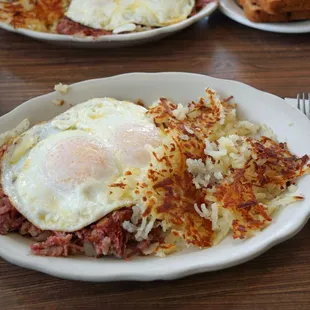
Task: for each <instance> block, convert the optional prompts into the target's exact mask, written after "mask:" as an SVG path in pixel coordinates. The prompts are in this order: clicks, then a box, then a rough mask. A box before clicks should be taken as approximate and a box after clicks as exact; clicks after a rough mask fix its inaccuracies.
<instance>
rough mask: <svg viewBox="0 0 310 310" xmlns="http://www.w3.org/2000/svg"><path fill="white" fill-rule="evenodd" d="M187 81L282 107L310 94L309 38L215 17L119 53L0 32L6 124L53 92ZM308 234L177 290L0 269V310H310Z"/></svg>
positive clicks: (0, 93)
mask: <svg viewBox="0 0 310 310" xmlns="http://www.w3.org/2000/svg"><path fill="white" fill-rule="evenodd" d="M135 71H144V72H156V71H187V72H196V73H203V74H208V75H211V76H214V77H220V78H227V79H235V80H238V81H242V82H245V83H248V84H250V85H252V86H254V87H256V88H259V89H262V90H265V91H267V92H271V93H274V94H276V95H278V96H281V97H295V96H296V94H297V93H298V92H302V91H306V92H310V35H309V34H304V35H283V34H275V33H268V32H262V31H258V30H254V29H250V28H246V27H244V26H242V25H239V24H237V23H235V22H233V21H231V20H229V19H228V18H226V17H224V16H222V15H221V14H220V13H216V14H215V15H214V16H212V17H211V18H210V20H209V21H202V22H200V23H198V24H196V25H194V26H192V27H190V28H189V29H187V30H185V31H183V32H181V33H179V34H177V35H174V36H172V37H170V38H168V39H165V40H163V41H160V42H157V43H152V44H148V45H144V46H138V47H131V48H119V49H114V50H86V49H84V50H83V49H80V50H77V49H69V48H62V47H57V46H53V45H46V44H43V43H40V42H36V41H33V40H31V39H28V38H25V37H22V36H19V35H15V34H12V33H7V32H5V31H2V30H0V115H2V114H4V113H7V112H9V111H10V110H11V109H13V108H14V107H16V106H18V105H19V104H21V103H23V102H24V101H25V100H27V99H30V98H32V97H35V96H38V95H41V94H44V93H47V92H50V91H52V89H53V86H54V84H55V83H57V82H59V81H61V82H63V83H68V84H70V83H74V82H77V81H81V80H86V79H92V78H100V77H106V76H111V75H116V74H120V73H126V72H135ZM309 258H310V225H306V226H305V227H304V228H303V230H302V231H301V232H300V233H299V234H298V235H297V236H295V237H294V238H292V239H290V240H289V241H286V242H284V243H282V244H280V245H278V246H276V247H274V248H273V249H271V250H269V251H268V252H267V253H265V254H263V255H262V256H260V257H259V258H256V259H254V260H252V261H251V262H248V263H246V264H243V265H240V266H238V267H234V268H230V269H227V270H223V271H219V272H212V273H205V274H200V275H195V276H190V277H187V278H185V279H181V280H176V281H171V282H162V281H158V282H151V283H136V282H118V283H106V284H93V283H81V282H74V281H67V280H61V279H57V278H54V277H51V276H47V275H44V274H41V273H38V272H35V271H30V270H26V269H22V268H19V267H16V266H13V265H11V264H8V263H7V262H5V261H3V260H2V259H0V309H1V310H2V309H81V308H83V309H96V308H101V309H121V308H130V309H137V308H141V309H151V308H165V309H196V308H200V309H207V308H208V309H225V308H227V309H274V308H281V309H292V308H295V309H310V260H309Z"/></svg>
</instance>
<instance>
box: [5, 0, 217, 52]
mask: <svg viewBox="0 0 310 310" xmlns="http://www.w3.org/2000/svg"><path fill="white" fill-rule="evenodd" d="M217 7H218V4H217V1H214V2H211V3H209V4H207V5H206V6H205V7H204V8H203V9H201V10H200V11H199V12H198V13H197V14H195V15H193V16H191V17H189V18H187V19H186V20H184V21H182V22H180V23H177V24H174V25H171V26H166V27H162V28H156V29H152V30H147V31H142V32H135V33H129V34H116V35H115V34H114V35H104V36H100V37H96V38H94V37H85V38H81V37H77V36H73V35H63V34H54V33H46V32H38V31H33V30H29V29H23V28H17V29H16V28H13V27H12V26H11V25H9V24H6V23H3V22H0V28H2V29H5V30H7V31H11V32H16V33H19V34H22V35H25V36H27V37H30V38H33V39H37V40H40V41H45V42H49V43H53V44H58V45H66V46H70V47H81V48H114V47H121V46H132V45H136V44H142V43H147V42H151V41H156V40H159V39H162V38H164V37H167V36H169V35H171V34H173V33H176V32H178V31H181V30H183V29H185V28H187V27H189V26H191V25H192V24H194V23H195V22H198V21H199V20H201V19H203V18H205V17H207V16H209V15H211V14H212V13H213V12H214V11H215V10H216V9H217Z"/></svg>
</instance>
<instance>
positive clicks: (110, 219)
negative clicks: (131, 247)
mask: <svg viewBox="0 0 310 310" xmlns="http://www.w3.org/2000/svg"><path fill="white" fill-rule="evenodd" d="M131 216H132V209H131V208H130V209H128V208H127V209H122V210H118V211H115V212H113V213H112V214H111V215H108V216H106V217H104V218H103V219H102V220H100V221H99V222H98V223H97V224H95V225H92V227H91V228H92V231H91V232H90V234H89V236H88V238H87V241H89V242H90V243H92V244H93V246H94V248H95V250H96V253H97V256H101V255H107V254H113V255H115V256H117V257H123V256H124V254H125V247H126V243H127V241H128V238H129V236H130V234H129V233H128V232H127V231H125V230H124V229H123V227H122V223H123V222H124V221H128V220H130V218H131Z"/></svg>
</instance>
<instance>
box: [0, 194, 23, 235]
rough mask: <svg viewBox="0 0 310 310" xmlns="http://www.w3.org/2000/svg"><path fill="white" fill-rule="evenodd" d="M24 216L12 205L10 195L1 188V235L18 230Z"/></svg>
mask: <svg viewBox="0 0 310 310" xmlns="http://www.w3.org/2000/svg"><path fill="white" fill-rule="evenodd" d="M23 221H24V217H23V216H22V215H21V214H20V213H19V212H18V211H17V210H16V209H15V208H14V207H13V206H12V204H11V202H10V200H9V199H8V197H7V196H6V195H5V194H4V193H3V191H2V190H1V189H0V235H6V234H7V233H8V232H10V231H15V230H18V229H19V228H20V227H21V225H22V223H23Z"/></svg>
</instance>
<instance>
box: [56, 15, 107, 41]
mask: <svg viewBox="0 0 310 310" xmlns="http://www.w3.org/2000/svg"><path fill="white" fill-rule="evenodd" d="M56 31H57V32H58V33H60V34H66V35H79V36H85V37H89V36H92V37H99V36H103V35H107V34H112V32H110V31H106V30H101V29H94V28H90V27H87V26H83V25H81V24H79V23H77V22H74V21H73V20H71V19H69V18H68V17H64V18H62V19H61V20H60V22H59V23H58V25H57V29H56Z"/></svg>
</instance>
